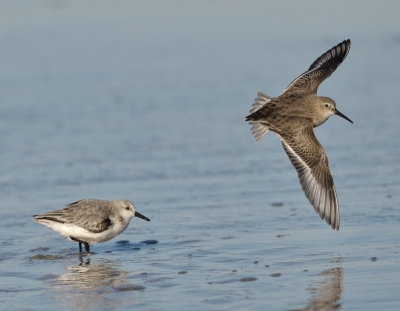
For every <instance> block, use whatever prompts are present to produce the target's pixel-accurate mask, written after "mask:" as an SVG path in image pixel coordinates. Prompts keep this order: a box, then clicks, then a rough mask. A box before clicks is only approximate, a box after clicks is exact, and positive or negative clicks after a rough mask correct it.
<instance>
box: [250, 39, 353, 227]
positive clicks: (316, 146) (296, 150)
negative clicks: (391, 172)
mask: <svg viewBox="0 0 400 311" xmlns="http://www.w3.org/2000/svg"><path fill="white" fill-rule="evenodd" d="M349 51H350V40H345V41H343V42H342V43H339V44H338V45H337V46H335V47H333V48H332V49H330V50H328V51H327V52H325V53H324V54H322V55H321V56H320V57H318V58H317V60H316V61H315V62H313V63H312V64H311V66H310V68H309V69H308V70H307V71H306V72H304V73H303V74H302V75H300V76H299V77H297V78H296V79H295V80H294V81H293V82H292V83H290V84H289V86H288V87H287V88H286V90H285V91H284V92H283V94H282V95H280V96H278V97H275V98H271V97H269V96H268V95H266V94H263V93H261V92H259V93H258V98H256V99H255V103H254V104H253V109H251V110H250V113H251V114H250V115H248V116H247V117H246V121H249V124H250V125H252V128H251V131H252V132H253V134H254V137H255V140H256V142H258V141H260V140H261V139H262V138H263V137H264V136H265V135H267V133H268V132H269V131H271V132H273V133H275V134H276V135H278V136H279V138H280V139H281V142H282V145H283V149H284V150H285V151H286V153H287V155H288V156H289V159H290V161H291V162H292V164H293V166H294V167H295V169H296V171H297V173H298V177H299V180H300V184H301V187H302V188H303V191H304V193H305V195H306V197H307V198H308V200H309V201H310V203H311V205H312V206H313V207H314V209H315V211H316V212H317V213H318V214H319V216H320V217H321V218H322V219H325V221H326V222H327V223H328V224H329V225H331V227H332V228H333V229H336V230H339V225H340V216H339V203H338V199H337V195H336V189H335V185H334V184H333V178H332V175H331V170H330V169H329V165H328V158H327V156H326V154H325V151H324V148H323V147H322V145H321V144H320V143H319V141H318V140H317V138H316V137H315V134H314V130H313V128H314V127H317V126H319V125H321V124H322V123H324V122H325V121H326V120H328V118H329V117H330V116H331V115H333V114H336V115H338V116H340V117H342V118H344V119H346V120H347V121H349V122H351V123H353V121H351V120H350V119H349V118H348V117H346V116H345V115H344V114H342V113H341V112H339V111H338V110H337V109H336V103H335V102H334V101H333V100H332V99H330V98H329V97H323V96H318V95H317V90H318V86H319V85H320V84H321V83H322V82H323V81H324V80H325V79H326V78H328V77H329V76H330V75H331V74H332V73H333V72H334V71H335V70H336V68H337V67H338V66H339V65H340V64H341V63H342V62H343V60H344V59H345V58H346V56H347V54H348V53H349Z"/></svg>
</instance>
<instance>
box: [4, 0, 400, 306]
mask: <svg viewBox="0 0 400 311" xmlns="http://www.w3.org/2000/svg"><path fill="white" fill-rule="evenodd" d="M399 10H400V5H399V4H398V3H397V2H396V1H384V2H380V3H379V4H377V3H375V2H374V1H351V2H348V1H337V2H335V3H329V4H328V3H324V4H322V3H321V2H317V1H308V2H302V3H300V2H299V3H297V2H293V1H292V2H280V1H270V2H264V1H250V2H247V1H246V3H244V2H243V3H242V2H235V1H229V2H228V1H219V2H211V1H210V2H207V1H205V2H204V1H203V2H198V3H191V2H181V1H168V2H167V1H152V2H147V1H135V2H127V1H113V2H107V1H85V2H81V1H62V0H58V1H36V2H28V1H12V2H11V1H10V2H6V1H5V2H0V46H1V48H0V146H1V148H0V160H1V163H2V165H0V213H1V214H0V216H1V217H0V245H1V250H0V309H1V310H132V309H135V310H398V309H399V308H400V298H399V295H398V293H399V290H400V272H399V271H400V269H399V268H400V259H399V251H400V243H399V238H398V237H399V234H400V226H399V224H400V223H399V221H400V209H399V204H400V192H399V190H400V182H399V177H398V176H399V175H400V162H399V160H398V158H399V157H398V154H399V153H400V144H399V140H398V137H397V136H398V133H400V123H399V114H400V108H399V107H400V103H399V100H398V85H399V81H400V72H399V70H398V64H399V55H400V32H399V29H400V22H399V19H398V13H399ZM347 38H350V39H351V40H352V47H351V51H350V54H349V55H348V57H347V59H346V60H345V61H344V63H343V64H342V65H341V66H340V67H339V68H338V70H337V71H336V72H335V73H334V74H333V75H332V77H330V78H329V79H328V80H326V81H325V82H324V83H323V84H322V85H321V87H320V89H319V94H320V95H325V96H329V97H332V98H333V99H334V100H335V101H336V103H337V107H338V109H339V110H340V111H341V112H342V113H344V114H345V115H346V116H348V117H349V118H350V119H352V120H353V121H354V124H353V125H352V124H350V123H349V122H347V121H345V120H343V119H341V118H338V117H335V116H333V117H332V118H331V119H329V121H328V122H326V123H325V124H324V125H323V126H321V127H319V128H317V129H316V135H317V137H318V139H319V140H320V142H321V143H322V144H323V146H324V148H325V151H326V153H327V155H328V157H329V163H330V167H331V170H332V173H333V176H334V180H335V185H336V189H337V192H338V196H339V202H340V211H341V228H340V231H339V232H336V231H333V230H332V229H331V228H330V226H328V225H327V224H326V223H325V222H324V221H322V220H320V219H319V216H318V215H317V214H316V213H315V212H314V210H313V208H312V207H311V206H310V204H309V203H308V200H307V199H306V198H305V196H304V194H303V192H302V190H301V187H300V185H299V183H298V180H297V174H296V172H295V170H294V169H293V167H292V166H291V164H290V162H289V160H288V158H287V156H286V154H285V152H284V151H283V149H282V146H281V144H280V142H279V139H278V138H277V137H276V136H274V135H272V134H268V135H267V137H266V138H264V139H263V140H262V141H261V142H260V143H258V144H255V143H254V140H253V137H252V135H251V133H250V126H249V125H248V124H246V122H245V121H244V118H245V116H246V115H247V113H248V110H249V109H250V108H251V104H252V103H253V98H254V97H255V96H256V94H257V91H262V92H265V93H267V94H268V95H270V96H277V95H279V94H280V93H281V92H282V91H283V90H284V89H285V88H286V86H287V85H288V84H289V82H290V81H292V80H293V79H294V78H295V77H296V76H297V75H299V74H300V73H302V72H303V71H305V70H306V69H307V68H308V67H309V65H310V64H311V63H312V62H313V61H314V60H315V59H316V58H317V57H318V56H319V55H320V54H322V53H323V52H325V51H326V50H328V49H329V48H331V47H332V46H334V45H336V44H337V43H339V42H341V41H342V40H344V39H347ZM89 197H93V198H99V199H108V200H113V199H116V198H126V199H129V200H132V201H133V202H134V203H135V206H136V208H137V210H138V211H139V212H140V213H142V214H144V215H146V216H147V217H149V218H150V219H151V222H145V221H143V220H141V219H133V220H132V222H131V224H130V226H129V227H128V229H127V230H126V231H125V232H124V233H123V234H121V235H120V236H118V237H117V238H115V239H114V240H111V241H109V242H107V243H103V244H95V245H92V250H93V251H94V252H96V254H95V255H91V256H86V255H85V256H79V255H78V253H77V250H78V245H77V244H76V243H71V242H69V241H67V240H66V239H65V238H63V237H61V236H59V235H58V234H57V233H55V232H53V231H51V230H49V229H48V228H46V227H44V226H41V225H39V224H36V223H35V222H33V221H32V219H31V216H32V215H34V214H39V213H42V212H46V211H51V210H54V209H59V208H62V207H63V206H65V205H66V204H68V203H71V202H74V201H77V200H79V199H83V198H89Z"/></svg>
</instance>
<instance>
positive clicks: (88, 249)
mask: <svg viewBox="0 0 400 311" xmlns="http://www.w3.org/2000/svg"><path fill="white" fill-rule="evenodd" d="M83 244H85V251H87V252H88V253H90V245H89V243H88V242H83Z"/></svg>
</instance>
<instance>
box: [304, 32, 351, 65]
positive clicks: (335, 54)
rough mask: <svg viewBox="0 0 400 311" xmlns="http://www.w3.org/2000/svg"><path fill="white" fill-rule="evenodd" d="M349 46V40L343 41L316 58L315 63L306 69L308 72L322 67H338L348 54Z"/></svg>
mask: <svg viewBox="0 0 400 311" xmlns="http://www.w3.org/2000/svg"><path fill="white" fill-rule="evenodd" d="M350 46H351V41H350V39H347V40H344V41H343V42H341V43H339V44H338V45H336V46H334V47H333V48H331V49H329V50H328V51H326V52H325V53H324V54H322V55H321V56H320V57H318V58H317V59H316V61H315V62H313V63H312V64H311V66H310V68H308V71H310V70H313V69H316V68H319V67H322V66H324V67H330V66H336V67H337V66H339V65H340V64H341V63H342V62H343V61H344V59H345V58H346V57H347V54H349V51H350ZM335 69H336V68H335Z"/></svg>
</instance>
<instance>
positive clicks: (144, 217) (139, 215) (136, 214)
mask: <svg viewBox="0 0 400 311" xmlns="http://www.w3.org/2000/svg"><path fill="white" fill-rule="evenodd" d="M135 216H136V217H139V218H142V219H144V220H147V221H150V219H148V218H147V217H146V216H143V215H142V214H140V213H138V212H135Z"/></svg>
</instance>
